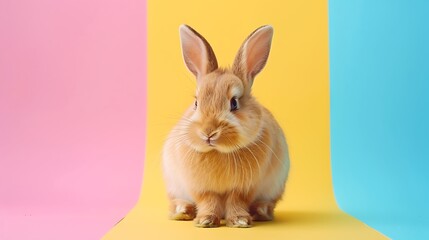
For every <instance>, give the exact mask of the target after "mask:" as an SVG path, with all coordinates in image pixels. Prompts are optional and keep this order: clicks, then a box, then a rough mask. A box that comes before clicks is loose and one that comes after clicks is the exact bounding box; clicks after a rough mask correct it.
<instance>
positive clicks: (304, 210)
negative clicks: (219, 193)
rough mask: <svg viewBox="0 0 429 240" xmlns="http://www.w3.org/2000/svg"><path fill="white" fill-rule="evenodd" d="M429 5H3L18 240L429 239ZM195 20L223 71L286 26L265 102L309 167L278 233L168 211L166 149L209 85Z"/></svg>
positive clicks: (292, 192)
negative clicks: (188, 39) (192, 58)
mask: <svg viewBox="0 0 429 240" xmlns="http://www.w3.org/2000/svg"><path fill="white" fill-rule="evenodd" d="M428 11H429V6H428V4H427V3H426V2H425V1H417V0H416V1H405V0H403V1H384V0H382V1H377V2H376V3H375V2H374V1H368V0H361V1H334V0H331V1H329V2H328V1H325V0H313V1H289V0H288V1H274V0H267V1H264V2H263V3H261V2H260V1H253V0H248V1H245V2H242V1H226V0H218V1H212V0H209V1H197V0H185V1H167V0H157V1H148V2H147V3H146V2H145V1H137V0H130V1H119V0H107V1H106V0H104V1H101V0H86V1H80V0H79V1H73V2H59V1H54V0H42V1H37V2H36V1H28V0H17V1H9V2H6V1H2V2H0V33H1V34H0V239H100V238H102V237H103V238H104V239H167V238H168V239H170V238H172V237H174V238H175V239H189V238H190V236H192V238H198V239H199V238H201V239H232V238H240V239H242V238H243V239H261V238H270V239H387V238H393V239H425V238H428V237H429V234H428V230H427V229H429V221H428V217H427V216H428V213H429V208H428V207H427V202H428V198H429V197H428V193H427V188H428V187H427V182H428V180H429V179H428V177H427V176H426V173H427V172H428V170H429V169H428V168H429V164H428V163H427V159H429V156H428V155H429V154H428V149H429V144H428V141H427V136H428V134H429V129H428V127H427V122H428V118H429V117H428V116H429V112H428V103H429V98H428V97H427V94H426V93H427V92H428V90H429V85H428V82H427V81H428V79H429V70H428V67H427V66H429V60H428V59H429V58H428V54H429V47H428V46H427V44H426V43H427V42H428V38H429V31H428V25H427V24H426V23H427V22H428V20H429V19H428V18H429V17H428V16H427V14H426V13H427V12H428ZM146 20H147V23H146ZM183 23H187V24H189V25H191V26H192V27H194V28H195V29H197V30H198V31H199V32H200V33H201V34H203V35H204V36H205V37H206V38H207V40H208V41H209V42H210V43H211V45H212V47H213V48H214V50H215V52H216V54H217V57H218V60H219V62H220V64H221V65H223V66H226V65H228V64H230V63H231V62H232V60H233V57H234V55H235V53H236V51H237V50H238V47H239V46H240V44H241V43H242V41H243V40H244V38H245V37H246V36H247V35H248V34H249V33H250V32H251V31H253V30H254V29H255V28H257V27H259V26H260V25H264V24H271V25H273V27H274V40H273V44H272V52H271V54H270V58H269V60H268V63H267V66H266V68H265V69H264V71H263V72H262V73H261V74H260V75H259V76H258V77H257V79H256V80H255V84H254V95H255V96H256V97H257V98H258V100H259V101H260V102H262V103H263V104H265V105H266V106H267V107H268V108H269V109H270V110H271V111H272V112H273V113H274V115H275V116H276V118H277V119H278V120H279V122H280V124H281V125H282V127H283V128H284V130H285V133H286V135H287V138H288V142H289V147H290V153H291V164H292V167H291V175H290V179H289V181H288V185H287V190H286V193H285V198H284V200H283V201H282V202H281V203H280V205H279V206H278V208H277V212H276V221H274V222H272V223H259V224H255V226H254V228H251V229H230V228H226V227H221V228H218V229H209V230H208V229H198V228H195V227H193V224H192V222H175V221H169V220H168V219H167V201H166V196H165V190H164V185H163V182H162V178H161V165H160V163H161V157H160V156H161V147H162V143H163V141H164V139H165V137H166V135H167V134H168V132H169V130H170V129H171V127H172V126H173V125H174V124H175V123H176V121H177V120H178V119H179V118H180V116H181V114H182V110H183V109H185V107H186V106H188V104H190V103H192V99H193V97H192V96H193V94H194V92H193V91H194V87H195V83H194V79H193V76H192V74H190V73H189V72H188V71H187V69H186V67H185V66H184V64H183V61H182V57H181V52H180V44H179V37H178V26H179V25H180V24H183ZM146 27H147V28H146ZM146 41H147V42H146ZM146 60H147V61H146ZM146 93H147V95H146ZM146 100H147V101H146ZM143 163H144V176H143ZM142 182H143V184H142ZM124 217H125V218H124ZM122 218H124V219H122ZM121 219H122V221H120V220H121Z"/></svg>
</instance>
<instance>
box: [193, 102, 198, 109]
mask: <svg viewBox="0 0 429 240" xmlns="http://www.w3.org/2000/svg"><path fill="white" fill-rule="evenodd" d="M197 107H198V102H197V100H195V102H194V108H195V109H197Z"/></svg>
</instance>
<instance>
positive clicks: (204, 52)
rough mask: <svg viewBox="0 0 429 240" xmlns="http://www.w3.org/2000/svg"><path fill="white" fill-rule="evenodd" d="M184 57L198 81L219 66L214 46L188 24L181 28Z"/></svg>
mask: <svg viewBox="0 0 429 240" xmlns="http://www.w3.org/2000/svg"><path fill="white" fill-rule="evenodd" d="M179 32H180V42H181V45H182V53H183V59H184V60H185V64H186V66H187V67H188V69H189V71H191V72H192V73H193V74H194V75H195V77H196V78H197V81H198V80H199V79H200V78H201V77H202V76H204V75H206V74H208V73H210V72H212V71H214V70H216V69H217V68H218V65H217V60H216V56H215V54H214V52H213V49H212V47H211V46H210V44H209V43H208V42H207V40H206V39H204V37H203V36H201V35H200V34H199V33H198V32H197V31H195V30H194V29H192V28H191V27H189V26H187V25H181V26H180V28H179Z"/></svg>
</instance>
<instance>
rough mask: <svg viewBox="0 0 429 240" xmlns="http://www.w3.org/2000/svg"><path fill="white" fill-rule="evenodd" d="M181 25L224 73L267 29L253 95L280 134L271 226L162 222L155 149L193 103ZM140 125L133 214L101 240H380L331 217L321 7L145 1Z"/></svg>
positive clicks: (337, 215) (352, 222)
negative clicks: (286, 159)
mask: <svg viewBox="0 0 429 240" xmlns="http://www.w3.org/2000/svg"><path fill="white" fill-rule="evenodd" d="M182 23H186V24H189V25H190V26H192V27H194V28H195V29H196V30H197V31H199V32H200V33H201V34H202V35H203V36H204V37H206V39H207V40H208V41H209V42H210V43H211V45H212V47H213V49H214V51H215V53H216V55H217V58H218V61H219V63H220V65H223V66H226V65H228V64H231V63H232V61H233V58H234V56H235V54H236V51H237V50H238V48H239V46H240V45H241V43H242V41H243V40H244V39H245V37H247V35H248V34H249V33H250V32H252V31H253V30H254V29H256V28H257V27H259V26H261V25H264V24H271V25H272V26H273V27H274V39H273V43H272V50H271V54H270V57H269V59H268V63H267V65H266V67H265V69H264V70H263V71H262V73H261V74H260V75H258V76H257V78H256V80H255V84H254V95H255V96H256V97H257V99H258V100H259V101H260V102H261V103H263V104H264V105H265V106H267V107H268V108H269V109H270V110H271V111H272V112H273V114H274V115H275V116H276V118H277V119H278V121H279V122H280V124H281V125H282V127H283V129H284V131H285V133H286V136H287V139H288V143H289V147H290V154H291V172H290V178H289V181H288V183H287V189H286V193H285V195H284V200H283V201H282V202H281V203H280V204H279V205H278V207H277V209H276V214H275V217H276V219H275V221H273V222H266V223H256V224H255V225H254V227H253V228H250V229H230V228H227V227H225V226H223V227H220V228H216V229H200V228H195V227H194V226H193V223H192V222H177V221H170V220H168V219H167V206H168V204H167V201H166V193H165V190H164V183H163V181H162V178H161V157H160V156H161V147H162V144H163V141H164V139H165V137H166V135H167V134H168V132H169V131H170V129H171V128H172V126H173V125H174V124H175V123H176V121H177V120H178V119H179V118H180V116H181V114H182V112H183V110H184V109H185V108H186V107H187V106H188V105H189V104H192V102H193V94H194V88H195V80H194V78H193V76H192V74H191V73H189V72H188V71H187V69H186V67H185V66H184V64H183V61H182V56H181V50H180V44H179V36H178V27H179V25H180V24H182ZM147 116H148V126H147V146H146V152H147V154H146V160H145V171H144V181H143V189H142V194H141V198H140V201H139V203H138V204H137V206H136V207H135V208H134V209H133V210H132V211H131V212H130V213H129V214H128V215H127V216H126V217H125V218H124V219H123V220H122V221H121V222H120V223H118V224H117V225H116V226H115V227H114V228H113V229H111V231H109V232H108V233H107V234H106V235H105V237H104V239H216V240H219V239H232V238H235V237H239V238H240V239H266V238H269V239H386V237H384V236H383V235H382V234H380V233H378V232H377V231H375V230H373V229H371V228H370V227H368V226H366V225H365V224H363V223H362V222H360V221H358V220H356V219H354V218H352V217H351V216H349V215H347V214H345V213H343V212H341V211H340V210H339V209H338V207H337V205H336V203H335V199H334V195H333V189H332V180H331V170H330V155H329V154H330V153H329V72H328V18H327V2H326V1H295V0H287V1H269V0H265V1H260V0H258V1H252V0H247V1H232V0H229V1H228V0H217V1H201V0H185V1H172V0H171V1H167V0H152V1H149V2H148V109H147Z"/></svg>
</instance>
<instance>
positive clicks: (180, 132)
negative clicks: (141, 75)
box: [163, 26, 289, 227]
mask: <svg viewBox="0 0 429 240" xmlns="http://www.w3.org/2000/svg"><path fill="white" fill-rule="evenodd" d="M180 31H181V37H182V38H181V40H182V50H183V55H184V59H185V63H186V65H187V67H188V69H190V70H191V71H192V72H193V73H194V75H195V76H196V78H197V83H198V84H197V90H196V100H195V101H196V103H195V104H192V106H190V107H189V108H188V109H187V111H186V112H185V114H184V116H183V117H182V119H181V120H180V121H179V123H178V124H177V125H176V126H175V127H174V128H173V130H172V131H171V133H170V135H169V137H168V138H167V140H166V142H165V145H164V149H163V171H164V178H165V181H166V185H167V191H168V196H169V199H170V205H171V206H170V217H171V218H172V219H175V220H191V219H194V218H195V219H194V221H195V224H196V226H199V227H217V226H219V225H220V220H221V219H225V220H226V224H227V226H230V227H249V226H251V224H252V219H253V220H257V221H267V220H272V219H273V210H274V207H275V205H276V203H277V201H278V200H279V199H280V198H281V196H282V194H283V192H284V188H285V182H286V180H287V176H288V171H289V154H288V148H287V144H286V140H285V137H284V135H283V131H282V129H281V128H280V126H279V125H278V123H277V122H276V120H275V119H274V117H273V116H272V114H271V113H270V112H269V111H268V110H267V109H266V108H264V107H263V106H261V105H260V104H259V103H258V102H257V101H256V100H255V98H254V97H253V96H252V95H251V91H250V89H251V85H252V83H253V78H254V77H255V76H256V74H257V73H259V71H261V70H262V68H263V67H264V65H265V62H266V60H267V58H268V54H269V50H270V43H271V37H272V28H271V27H269V26H264V27H261V28H259V29H257V30H255V31H254V32H253V33H252V34H251V35H250V36H249V37H248V38H247V39H246V41H245V42H244V43H243V46H242V47H241V48H240V50H239V52H238V54H237V56H236V59H235V62H234V65H233V68H232V69H218V68H217V61H216V58H215V56H214V53H213V50H212V49H211V47H210V45H209V44H208V42H207V41H206V40H205V39H204V38H202V36H201V35H199V34H198V33H197V32H196V31H195V30H193V29H192V28H190V27H188V26H181V28H180ZM249 46H250V47H249ZM213 66H216V68H215V69H213ZM232 99H236V102H237V105H238V109H237V110H233V109H231V108H232V107H231V102H232V101H233V100H232Z"/></svg>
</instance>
